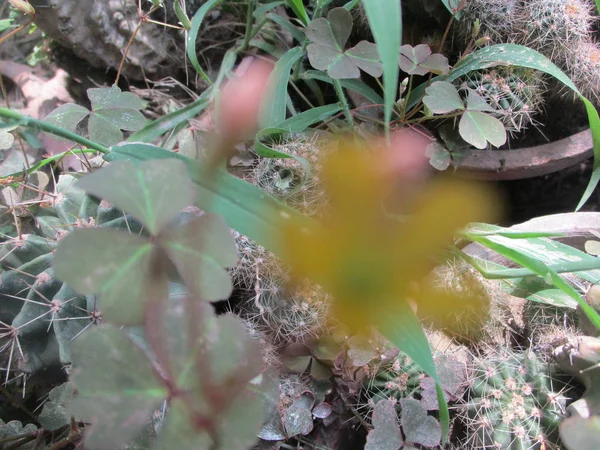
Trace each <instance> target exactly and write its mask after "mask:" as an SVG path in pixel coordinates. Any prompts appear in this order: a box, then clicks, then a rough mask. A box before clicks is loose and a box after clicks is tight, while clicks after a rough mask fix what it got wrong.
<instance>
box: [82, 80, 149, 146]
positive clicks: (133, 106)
mask: <svg viewBox="0 0 600 450" xmlns="http://www.w3.org/2000/svg"><path fill="white" fill-rule="evenodd" d="M87 93H88V97H89V98H90V101H91V103H92V113H91V114H90V121H89V124H88V128H89V133H90V139H91V140H93V141H96V142H100V143H102V144H104V145H113V144H116V143H118V142H120V141H122V140H123V133H122V132H121V130H127V131H137V130H139V129H140V128H142V127H143V126H144V124H145V123H146V119H145V118H144V116H143V115H142V113H141V112H140V111H139V110H140V109H142V107H143V106H144V105H143V104H142V101H141V100H140V99H139V98H138V97H137V96H136V95H134V94H132V93H131V92H121V89H119V87H118V86H116V85H114V86H112V87H110V88H91V89H88V91H87Z"/></svg>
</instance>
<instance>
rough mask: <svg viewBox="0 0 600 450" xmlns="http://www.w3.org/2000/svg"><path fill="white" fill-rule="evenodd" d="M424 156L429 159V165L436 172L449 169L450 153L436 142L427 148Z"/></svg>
mask: <svg viewBox="0 0 600 450" xmlns="http://www.w3.org/2000/svg"><path fill="white" fill-rule="evenodd" d="M425 155H426V156H427V157H428V158H429V164H431V165H432V166H433V167H435V168H436V169H437V170H446V169H447V168H448V167H450V163H452V156H451V155H450V152H449V151H448V150H446V147H444V146H443V145H442V144H440V143H439V142H437V141H434V142H432V143H431V144H429V145H428V146H427V148H426V149H425Z"/></svg>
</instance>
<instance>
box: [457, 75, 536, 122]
mask: <svg viewBox="0 0 600 450" xmlns="http://www.w3.org/2000/svg"><path fill="white" fill-rule="evenodd" d="M460 87H461V88H462V89H463V90H467V89H472V90H474V91H475V92H476V93H477V94H479V95H480V96H481V97H483V98H484V99H485V101H486V102H487V103H488V104H489V105H490V106H492V107H493V108H494V109H495V110H496V112H495V113H493V114H494V115H496V116H497V117H498V118H499V119H500V120H502V122H503V123H504V125H505V126H506V129H507V131H509V132H512V133H519V132H520V131H522V130H524V129H526V128H527V127H528V126H529V125H532V124H535V120H534V116H535V115H536V114H537V113H539V112H540V111H541V109H542V106H543V104H544V93H545V82H544V79H543V76H542V73H541V72H539V71H536V70H534V69H529V68H525V67H516V66H498V67H494V68H492V69H488V70H483V71H476V72H471V73H469V74H468V75H467V76H466V77H465V78H464V79H462V80H461V84H460Z"/></svg>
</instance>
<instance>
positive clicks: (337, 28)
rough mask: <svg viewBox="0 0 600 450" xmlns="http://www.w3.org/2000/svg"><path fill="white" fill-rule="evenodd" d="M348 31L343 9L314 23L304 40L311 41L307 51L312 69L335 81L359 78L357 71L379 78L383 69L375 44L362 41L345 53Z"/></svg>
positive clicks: (349, 22) (347, 15) (348, 18)
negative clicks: (324, 73) (321, 71)
mask: <svg viewBox="0 0 600 450" xmlns="http://www.w3.org/2000/svg"><path fill="white" fill-rule="evenodd" d="M351 31H352V15H351V14H350V12H349V11H348V10H347V9H346V8H334V9H332V10H331V11H329V13H328V14H327V19H325V18H319V19H315V20H313V21H312V22H311V23H310V25H309V26H308V28H307V30H306V37H307V38H308V39H310V41H311V44H309V45H308V46H307V47H306V50H307V52H308V58H309V61H310V63H311V65H312V66H313V67H314V68H315V69H319V70H326V71H327V74H328V75H329V76H330V77H331V78H333V79H334V80H335V79H340V78H358V77H359V76H360V70H359V69H361V70H363V71H365V72H366V73H368V74H369V75H371V76H374V77H380V76H381V74H382V68H381V63H380V61H379V54H378V51H377V46H376V45H375V44H372V43H370V42H367V41H361V42H359V43H358V44H357V45H356V46H354V47H352V48H350V49H348V50H345V45H346V42H347V41H348V38H349V37H350V33H351Z"/></svg>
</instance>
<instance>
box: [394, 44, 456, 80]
mask: <svg viewBox="0 0 600 450" xmlns="http://www.w3.org/2000/svg"><path fill="white" fill-rule="evenodd" d="M398 64H399V65H400V69H402V70H403V71H404V72H406V73H408V74H409V75H426V74H428V73H429V72H432V73H435V74H436V75H445V74H447V73H448V70H449V66H448V58H446V57H445V56H444V55H442V54H440V53H433V54H432V53H431V49H430V48H429V45H427V44H419V45H417V46H416V47H413V46H412V45H410V44H406V45H403V46H402V47H400V58H399V61H398Z"/></svg>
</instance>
